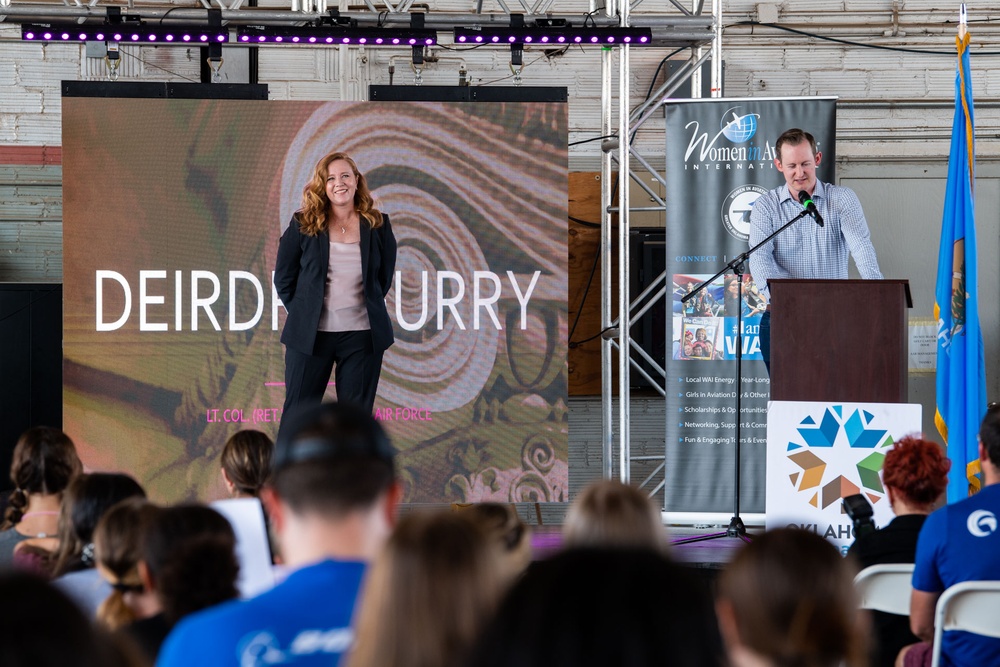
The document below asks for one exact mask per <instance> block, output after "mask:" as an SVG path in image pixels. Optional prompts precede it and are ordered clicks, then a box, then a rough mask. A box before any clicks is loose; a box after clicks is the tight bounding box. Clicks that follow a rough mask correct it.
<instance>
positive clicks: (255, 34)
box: [236, 26, 437, 46]
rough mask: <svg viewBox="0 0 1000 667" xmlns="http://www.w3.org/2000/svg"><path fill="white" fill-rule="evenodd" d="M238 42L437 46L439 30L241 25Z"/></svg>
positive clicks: (311, 44) (238, 31) (237, 35)
mask: <svg viewBox="0 0 1000 667" xmlns="http://www.w3.org/2000/svg"><path fill="white" fill-rule="evenodd" d="M236 41H237V43H239V44H247V45H251V44H283V45H284V44H296V45H305V46H339V45H341V44H349V45H351V46H433V45H434V44H437V31H435V30H426V29H424V30H419V29H414V28H399V29H396V28H359V27H341V26H240V27H239V28H237V32H236Z"/></svg>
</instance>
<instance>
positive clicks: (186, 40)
mask: <svg viewBox="0 0 1000 667" xmlns="http://www.w3.org/2000/svg"><path fill="white" fill-rule="evenodd" d="M181 39H183V40H184V41H185V42H190V41H191V35H184V36H183V37H181Z"/></svg>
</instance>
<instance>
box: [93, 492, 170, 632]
mask: <svg viewBox="0 0 1000 667" xmlns="http://www.w3.org/2000/svg"><path fill="white" fill-rule="evenodd" d="M158 511H159V508H158V507H156V506H155V505H152V504H150V503H149V502H147V501H146V500H145V499H144V498H140V497H136V498H129V499H126V500H123V501H122V502H120V503H118V504H117V505H115V506H114V507H112V508H111V509H109V510H108V511H107V512H106V513H105V514H104V516H103V517H101V520H100V521H98V522H97V528H95V529H94V556H95V558H96V560H97V571H98V572H99V573H100V575H101V576H102V577H103V578H104V580H105V581H106V582H107V583H108V585H109V586H111V594H110V595H109V596H108V597H107V598H105V600H104V602H102V603H101V605H100V606H99V607H98V608H97V620H98V621H100V622H101V623H102V624H103V625H104V627H106V628H107V629H109V630H117V629H118V628H120V627H122V626H124V625H128V624H129V623H132V622H134V621H136V620H138V619H143V618H149V617H150V616H155V615H156V614H158V613H160V611H161V607H160V601H159V599H158V598H157V597H156V594H155V593H154V592H153V591H151V590H149V589H147V588H146V587H145V586H143V583H142V577H140V576H139V561H140V560H141V559H142V552H141V549H140V542H141V539H142V535H143V533H144V531H145V530H146V529H147V526H148V525H149V522H150V520H151V519H152V517H153V516H154V515H155V514H156V512H158Z"/></svg>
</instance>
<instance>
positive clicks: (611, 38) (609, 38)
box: [608, 35, 615, 44]
mask: <svg viewBox="0 0 1000 667" xmlns="http://www.w3.org/2000/svg"><path fill="white" fill-rule="evenodd" d="M613 41H615V36H614V35H608V44H610V43H611V42H613Z"/></svg>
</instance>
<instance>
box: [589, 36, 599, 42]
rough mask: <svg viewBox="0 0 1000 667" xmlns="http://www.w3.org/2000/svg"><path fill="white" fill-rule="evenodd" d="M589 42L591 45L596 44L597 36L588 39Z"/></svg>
mask: <svg viewBox="0 0 1000 667" xmlns="http://www.w3.org/2000/svg"><path fill="white" fill-rule="evenodd" d="M590 42H591V44H596V43H597V35H594V36H593V37H591V38H590Z"/></svg>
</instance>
